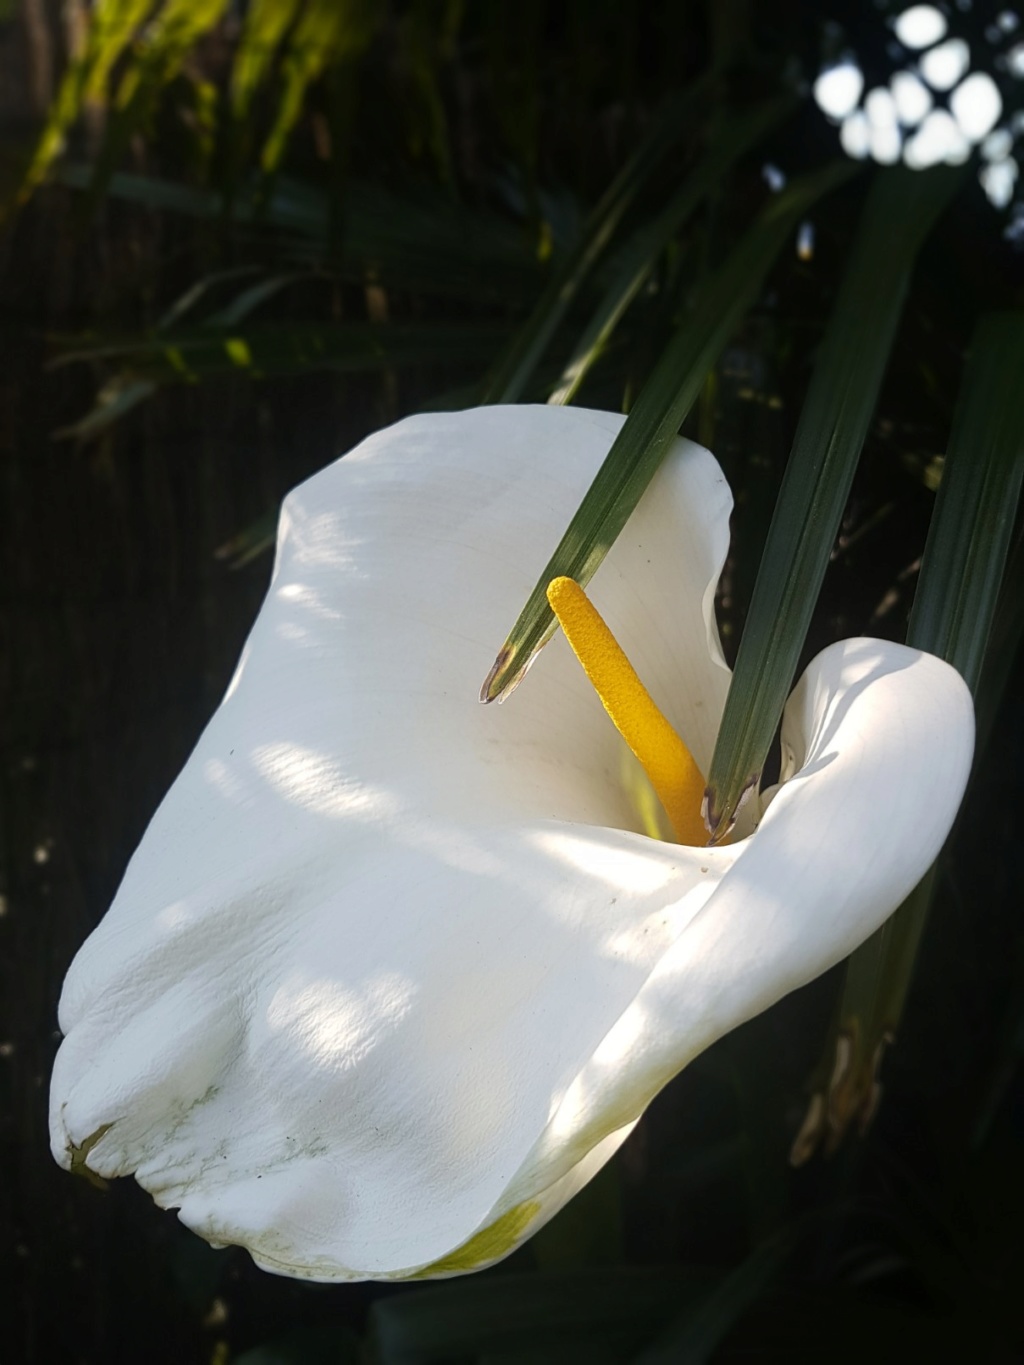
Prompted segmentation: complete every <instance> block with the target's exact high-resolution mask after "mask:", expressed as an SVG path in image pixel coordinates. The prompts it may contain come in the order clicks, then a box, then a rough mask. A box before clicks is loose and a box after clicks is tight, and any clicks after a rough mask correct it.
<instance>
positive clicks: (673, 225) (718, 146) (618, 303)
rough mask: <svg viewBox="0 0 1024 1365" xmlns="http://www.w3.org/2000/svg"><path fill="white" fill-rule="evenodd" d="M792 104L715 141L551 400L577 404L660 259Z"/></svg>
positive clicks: (769, 107)
mask: <svg viewBox="0 0 1024 1365" xmlns="http://www.w3.org/2000/svg"><path fill="white" fill-rule="evenodd" d="M792 108H793V105H792V102H791V101H790V100H788V99H781V100H774V101H772V102H771V103H769V104H766V105H764V106H762V107H760V108H758V109H757V110H756V111H755V112H754V113H752V114H746V115H743V116H740V117H739V118H736V119H734V120H733V121H732V122H730V123H728V124H726V125H725V127H724V128H723V129H722V130H721V132H720V133H718V135H717V136H716V137H714V138H713V139H712V141H711V143H710V145H709V146H708V148H707V150H706V151H705V153H704V155H703V156H702V157H701V159H700V161H699V163H698V164H697V166H696V167H695V168H694V169H693V170H692V171H691V172H690V174H689V175H688V176H687V177H686V180H685V181H684V183H683V186H682V188H681V189H680V190H679V191H678V192H677V193H676V194H674V195H673V196H672V198H671V199H670V200H669V202H668V204H667V205H666V207H665V208H664V209H663V210H662V211H661V213H659V214H658V215H657V217H656V218H655V219H654V220H653V221H652V222H651V223H649V224H648V225H647V226H646V227H644V228H642V229H641V230H640V231H639V232H637V233H636V235H635V236H634V237H633V239H632V240H631V241H630V243H629V244H628V246H627V248H626V250H625V251H624V252H623V253H622V255H621V257H620V258H619V260H618V261H617V262H616V268H615V274H614V277H613V278H612V280H611V282H610V283H609V285H608V286H607V288H606V289H605V292H604V294H603V295H602V297H601V301H600V303H599V304H598V305H597V308H596V309H595V310H594V313H593V316H592V317H591V319H590V321H589V322H588V324H587V326H586V327H585V328H584V331H583V334H582V335H581V337H580V339H579V341H578V342H577V344H576V347H575V349H574V351H573V353H572V356H571V357H570V358H569V362H568V364H567V365H566V367H565V370H564V371H563V373H562V380H561V383H560V385H559V387H558V389H556V391H555V392H554V393H553V394H552V395H551V397H550V398H549V399H548V402H549V403H552V404H563V403H571V402H572V400H573V398H574V397H575V395H576V392H577V390H578V389H579V387H580V385H581V384H582V383H583V380H584V379H585V378H586V376H587V373H588V371H589V370H590V368H591V366H592V365H593V364H594V361H595V360H596V359H597V358H598V356H599V355H600V354H601V352H602V351H603V350H604V348H605V347H606V346H607V344H608V341H609V339H610V338H611V335H612V333H613V332H614V330H615V328H616V327H617V325H618V323H619V320H620V319H621V317H622V316H623V314H624V313H625V312H626V310H627V308H628V307H629V305H630V304H631V303H632V302H633V300H634V299H635V298H636V296H637V294H639V292H640V290H641V289H642V288H643V286H644V284H645V282H646V281H647V279H648V278H649V276H650V274H651V271H652V270H653V269H654V265H655V263H656V261H657V259H658V257H659V256H660V255H661V254H662V252H663V251H664V250H665V248H666V247H667V246H668V244H669V242H670V241H671V240H672V238H673V237H674V236H675V234H676V233H677V232H678V231H679V229H680V227H681V226H682V225H683V223H685V222H686V220H687V218H689V216H690V214H691V213H693V211H694V209H696V208H697V207H698V206H699V204H700V203H701V201H702V200H703V199H704V198H705V196H706V195H707V194H708V193H710V192H711V191H712V190H713V189H714V188H715V187H716V186H717V185H718V184H719V183H720V182H721V180H722V178H723V177H724V176H725V174H726V172H727V171H728V170H729V168H730V166H732V165H733V163H734V162H736V161H737V160H738V159H739V158H740V157H741V156H742V155H743V154H744V152H747V151H749V150H750V148H751V147H753V146H756V144H757V143H758V142H760V141H761V140H762V139H763V138H765V137H767V135H768V134H769V133H770V132H771V131H772V130H773V129H774V128H776V127H777V126H778V125H779V123H780V122H781V121H782V120H783V119H784V118H785V117H786V115H787V114H789V113H790V111H791V110H792Z"/></svg>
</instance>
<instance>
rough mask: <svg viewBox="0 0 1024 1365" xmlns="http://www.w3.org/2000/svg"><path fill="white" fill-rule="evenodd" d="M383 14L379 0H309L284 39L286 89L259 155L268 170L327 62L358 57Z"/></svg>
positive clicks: (275, 163)
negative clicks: (313, 83) (286, 38)
mask: <svg viewBox="0 0 1024 1365" xmlns="http://www.w3.org/2000/svg"><path fill="white" fill-rule="evenodd" d="M382 17H383V11H382V10H381V8H380V6H378V5H377V4H376V3H375V0H306V4H305V6H304V8H303V10H302V13H301V16H300V18H299V19H298V22H297V23H296V24H295V27H294V29H293V30H292V32H291V34H290V35H289V37H288V40H287V42H286V43H285V48H284V55H283V57H282V60H281V79H282V81H283V84H284V89H283V91H282V92H281V97H280V100H279V102H278V106H277V113H276V116H275V119H274V125H273V127H272V128H271V130H270V133H269V134H268V136H267V139H266V142H265V143H264V144H263V151H262V153H261V155H260V162H261V164H262V166H263V170H264V171H265V172H267V173H271V172H273V171H275V170H276V169H277V167H278V165H279V164H280V161H281V157H282V156H283V155H284V150H285V147H286V146H287V143H288V138H289V136H290V134H291V131H292V129H293V128H294V126H295V124H296V122H297V121H298V118H299V116H300V114H301V113H302V109H303V101H304V100H305V96H306V91H307V90H308V88H309V86H310V85H311V84H312V82H313V81H314V80H316V78H317V77H318V76H319V75H320V73H321V72H322V71H323V70H324V68H325V67H326V66H328V65H333V64H335V63H337V62H338V61H341V60H342V59H347V58H352V57H356V56H358V55H359V54H360V53H361V52H362V51H363V50H364V48H365V47H366V46H367V44H368V43H369V41H370V39H371V38H372V36H373V33H374V30H375V29H376V27H377V25H378V23H380V22H381V19H382Z"/></svg>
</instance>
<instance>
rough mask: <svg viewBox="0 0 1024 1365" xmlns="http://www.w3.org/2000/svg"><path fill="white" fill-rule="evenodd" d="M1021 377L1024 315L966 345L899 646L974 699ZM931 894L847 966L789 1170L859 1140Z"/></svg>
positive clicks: (1008, 486)
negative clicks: (947, 666)
mask: <svg viewBox="0 0 1024 1365" xmlns="http://www.w3.org/2000/svg"><path fill="white" fill-rule="evenodd" d="M1021 375H1024V313H996V314H991V315H989V316H988V317H986V318H984V319H983V320H982V321H981V323H980V324H979V326H978V329H977V331H976V333H975V335H974V338H973V341H972V345H971V352H970V358H969V360H968V364H967V369H966V373H965V376H964V381H963V386H962V389H961V393H960V398H959V402H958V403H957V407H956V411H955V413H954V417H953V428H952V431H951V433H950V438H949V446H948V449H947V452H946V458H945V463H944V467H943V475H942V482H941V484H940V485H939V491H938V494H937V496H936V500H935V510H934V513H933V515H932V521H931V525H930V527H929V531H928V541H927V544H926V546H925V552H924V557H923V559H922V562H921V577H920V582H919V584H918V589H917V592H916V594H915V596H914V605H913V610H912V612H911V617H910V625H909V628H908V631H907V642H908V644H911V645H913V646H914V647H915V648H917V649H924V650H927V651H928V652H929V653H932V654H937V655H939V656H940V657H942V658H944V659H945V660H946V661H947V662H948V663H951V664H952V665H953V666H954V668H956V669H958V670H959V672H960V673H961V674H962V675H963V677H964V678H965V680H966V681H967V683H968V684H969V686H970V687H971V689H972V691H974V692H975V694H976V695H977V692H978V684H979V680H980V679H981V676H982V662H983V659H984V656H985V649H986V645H987V643H988V640H989V635H990V632H991V630H992V623H993V620H994V618H995V614H996V606H997V601H998V599H999V592H1000V585H1001V583H1002V580H1003V574H1004V570H1005V567H1006V563H1007V558H1008V555H1009V549H1010V540H1011V536H1012V534H1013V527H1014V521H1015V517H1016V512H1017V506H1018V502H1019V500H1020V490H1021V479H1022V476H1024V403H1022V402H1021V397H1020V381H1021ZM1010 614H1011V615H1012V616H1016V617H1019V611H1018V612H1011V613H1010ZM1004 678H1005V675H1004ZM997 700H998V698H996V697H992V698H991V702H992V703H994V702H996V701H997ZM981 720H982V724H983V725H984V718H983V717H982V718H981ZM941 742H942V737H941V735H937V736H936V743H937V744H939V743H941ZM934 885H935V868H933V869H932V871H931V872H930V873H929V874H928V876H927V877H926V878H925V879H924V880H923V881H922V882H921V883H920V885H919V886H917V887H916V888H915V890H914V891H913V892H912V893H911V894H910V896H908V898H907V899H906V900H905V901H904V902H903V904H902V905H901V906H900V907H899V909H898V910H897V911H896V912H895V914H893V915H892V917H891V918H890V919H889V920H888V921H887V922H886V923H885V924H884V925H883V926H882V928H881V929H880V930H879V931H878V932H877V933H876V934H875V935H873V937H872V938H870V939H868V941H867V942H866V943H864V944H862V945H861V947H860V948H858V949H857V951H856V952H855V953H854V954H853V955H852V957H851V958H850V960H849V962H848V964H847V969H846V980H845V983H844V987H843V995H842V999H841V1001H840V1006H839V1011H838V1014H837V1016H836V1020H835V1023H834V1024H833V1027H832V1030H831V1033H830V1037H829V1040H828V1043H827V1045H826V1051H825V1056H824V1058H823V1060H822V1063H821V1065H820V1067H819V1071H818V1076H817V1080H816V1083H815V1085H814V1089H815V1094H814V1098H813V1099H812V1102H811V1109H810V1110H809V1112H808V1118H807V1120H806V1121H805V1124H804V1130H803V1131H802V1133H801V1137H800V1139H798V1143H799V1149H798V1150H796V1149H795V1156H794V1159H802V1160H806V1158H807V1157H808V1156H809V1155H810V1154H811V1152H812V1151H813V1150H814V1148H815V1146H816V1145H817V1143H818V1142H824V1144H825V1147H826V1150H831V1149H832V1148H833V1147H834V1146H835V1145H836V1144H837V1143H838V1142H839V1141H840V1140H841V1139H842V1136H843V1134H844V1133H845V1132H846V1130H847V1128H848V1127H849V1126H850V1125H851V1124H852V1123H857V1124H858V1126H859V1127H860V1128H861V1130H862V1131H863V1129H864V1128H865V1127H866V1126H867V1124H868V1122H869V1121H870V1119H871V1117H872V1115H873V1113H874V1109H875V1108H876V1106H877V1102H878V1097H879V1094H880V1090H879V1085H878V1069H879V1066H880V1064H881V1059H882V1055H883V1052H884V1050H885V1048H886V1046H887V1045H888V1044H889V1043H891V1042H892V1041H893V1039H894V1038H895V1037H896V1035H897V1031H898V1029H899V1025H900V1020H901V1017H902V1014H903V1008H904V1004H905V1002H906V997H907V992H908V990H909V987H910V982H911V978H912V975H913V969H914V961H915V958H916V955H917V947H918V944H919V942H920V939H921V935H922V932H923V930H924V927H925V921H926V919H927V916H928V911H929V907H930V904H931V899H932V893H933V891H934Z"/></svg>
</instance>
